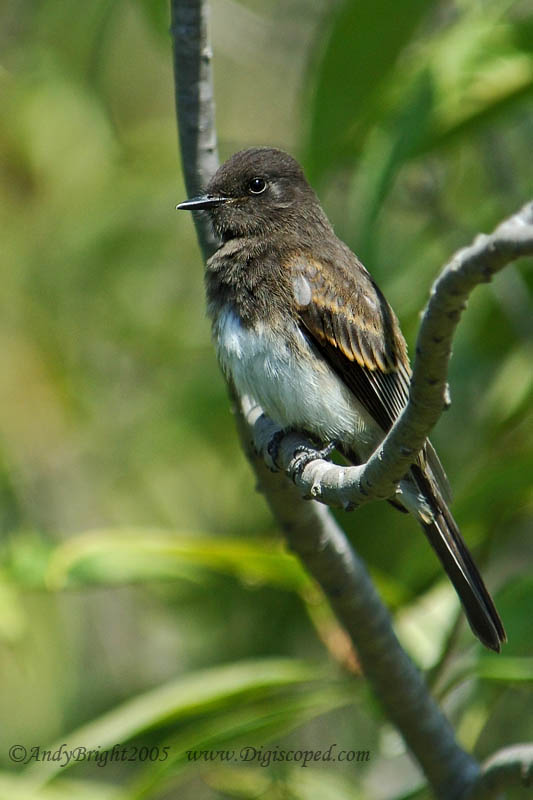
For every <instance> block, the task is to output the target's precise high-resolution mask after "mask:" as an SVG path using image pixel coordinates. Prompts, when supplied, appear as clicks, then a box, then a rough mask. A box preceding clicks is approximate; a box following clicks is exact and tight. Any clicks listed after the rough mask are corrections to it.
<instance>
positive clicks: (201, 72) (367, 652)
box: [171, 0, 492, 800]
mask: <svg viewBox="0 0 533 800" xmlns="http://www.w3.org/2000/svg"><path fill="white" fill-rule="evenodd" d="M171 15H172V23H171V31H172V36H173V46H174V69H175V79H176V108H177V115H178V126H179V132H180V147H181V156H182V163H183V172H184V176H185V183H186V186H187V192H188V194H189V196H191V195H194V194H196V193H197V192H198V191H199V190H200V189H202V188H203V187H205V185H206V183H207V181H208V179H209V177H210V176H211V175H212V174H213V172H214V171H215V170H216V168H217V166H218V159H217V155H216V144H215V143H216V137H215V115H214V102H213V88H212V87H213V81H212V74H211V63H210V62H211V51H210V46H209V40H208V36H207V15H208V3H207V1H206V0H171ZM195 224H196V230H197V234H198V239H199V243H200V247H201V249H202V252H203V253H204V256H205V255H208V254H210V253H211V252H212V251H213V249H214V248H215V247H216V241H215V240H214V239H213V235H212V232H211V230H210V228H209V226H208V225H207V224H206V222H205V220H204V219H203V218H202V215H201V214H200V215H196V218H195ZM491 263H492V262H491ZM454 307H455V306H454ZM450 310H451V309H446V310H445V312H444V313H445V314H446V312H447V311H450ZM451 333H453V331H451V332H450V338H451ZM430 338H431V337H430ZM446 352H447V351H446V345H445V344H444V345H443V353H444V355H443V360H444V362H446V361H447V358H448V355H446ZM448 352H449V351H448ZM418 361H421V366H418ZM426 361H427V353H426V352H425V351H423V352H422V353H421V355H420V358H419V359H417V364H416V365H415V377H416V381H417V383H418V381H419V380H420V382H421V383H422V389H421V390H420V397H419V399H418V400H417V403H419V404H421V407H422V411H423V413H424V419H425V414H426V412H425V404H426V403H427V402H428V400H427V398H428V397H431V398H433V399H432V402H431V404H430V405H431V406H432V412H431V415H429V416H430V417H431V419H432V420H433V417H434V418H435V419H434V420H433V422H434V421H436V419H437V418H438V415H439V413H440V410H441V407H442V399H443V393H444V388H443V387H444V381H445V369H444V371H443V373H442V374H443V378H442V381H443V382H442V384H441V386H440V389H439V391H435V390H434V389H433V390H432V391H430V392H429V394H428V395H426V394H425V392H426V391H427V387H426V388H424V387H425V386H426V384H427V381H424V380H422V378H420V379H419V378H418V375H422V374H424V372H423V370H424V369H425V367H424V364H425V363H426ZM445 366H446V364H445ZM428 374H429V376H430V379H431V380H433V379H434V364H433V361H432V360H431V370H430V372H429V373H428ZM439 374H440V373H439ZM229 388H230V394H231V397H232V400H233V405H234V412H235V417H236V423H237V429H238V431H239V434H240V438H241V442H242V445H243V448H244V450H245V452H246V453H247V455H248V458H249V459H250V463H251V464H252V466H253V468H254V470H255V473H256V476H257V478H258V485H259V488H260V490H261V491H262V492H263V493H264V495H265V498H266V500H267V502H268V504H269V506H270V508H271V510H272V512H273V514H274V516H275V518H276V520H277V522H278V524H279V525H280V527H281V529H282V530H283V531H284V533H285V536H286V539H287V542H288V544H289V547H290V548H291V549H292V550H293V551H294V552H295V553H296V554H297V555H298V556H299V557H300V559H301V560H302V562H303V563H304V564H305V566H306V568H307V570H308V571H309V572H310V574H311V575H313V577H314V578H315V579H316V580H317V581H318V583H319V584H320V586H321V587H322V589H323V591H324V592H325V594H326V596H327V597H328V599H329V601H330V603H331V605H332V607H333V609H334V610H335V613H336V615H337V617H338V619H339V620H340V621H341V623H342V624H343V626H344V628H345V629H346V631H347V632H348V634H349V635H350V638H351V640H352V642H353V643H354V645H355V647H356V648H357V652H358V655H359V659H360V662H361V665H362V667H363V670H364V673H365V677H366V679H367V680H368V682H369V683H370V684H371V686H372V688H373V690H374V692H375V694H376V696H377V697H378V699H379V701H380V703H381V705H382V707H383V709H384V711H385V713H386V714H387V716H388V718H389V719H390V720H391V721H392V722H393V723H394V724H395V725H396V726H397V727H398V729H399V731H400V732H401V734H402V736H403V738H404V740H405V741H406V743H407V745H408V747H409V748H410V750H411V752H412V753H413V755H414V757H415V758H416V759H417V761H418V762H419V764H420V766H421V768H422V770H423V771H424V773H425V775H426V777H427V780H428V782H429V783H430V785H431V787H432V788H433V791H434V793H435V795H436V797H438V798H441V799H442V800H460V799H462V798H464V797H465V796H466V792H467V791H468V790H470V789H471V787H472V786H474V785H475V784H476V782H477V780H478V778H479V776H480V771H479V766H478V764H477V763H476V762H475V761H474V759H472V758H471V756H470V755H468V754H467V753H466V752H465V751H464V750H462V749H461V748H460V747H459V745H458V744H457V742H456V740H455V737H454V732H453V730H452V728H451V726H450V724H449V723H448V721H447V719H446V718H445V717H444V715H443V714H442V712H441V711H440V709H439V708H438V706H437V705H436V703H435V702H434V700H433V698H432V697H431V695H430V694H429V691H428V689H427V686H426V684H425V683H424V681H423V679H422V676H421V675H420V673H419V671H418V670H417V668H416V667H415V665H414V664H413V662H412V661H411V660H410V659H409V657H408V656H407V654H406V653H405V651H404V650H403V649H402V648H401V646H400V644H399V642H398V640H397V638H396V636H395V634H394V631H393V629H392V624H391V619H390V615H389V613H388V611H387V609H386V608H385V606H384V605H383V603H382V602H381V600H380V598H379V597H378V595H377V593H376V591H375V589H374V587H373V585H372V582H371V580H370V577H369V575H368V572H367V571H366V568H365V566H364V564H363V562H362V561H361V560H360V559H359V558H358V556H357V555H356V553H355V552H354V551H353V549H352V548H351V546H350V544H349V542H348V540H347V538H346V536H345V534H344V533H343V531H342V530H341V528H340V527H339V526H338V525H337V523H336V521H335V519H334V518H333V516H332V514H331V512H330V511H329V509H328V508H326V507H325V506H324V505H320V504H319V503H315V502H312V501H311V502H308V501H306V500H304V499H303V497H302V493H301V492H300V489H299V488H297V487H296V486H295V485H294V484H293V483H292V482H291V481H289V480H287V479H286V477H285V475H284V474H283V473H279V472H278V473H274V472H272V471H271V469H269V468H268V465H267V463H266V462H265V459H264V458H263V457H262V455H260V454H258V452H257V450H256V449H255V447H254V446H253V444H252V441H253V433H254V431H253V430H252V428H251V427H250V423H256V420H257V417H258V416H260V414H261V412H260V410H258V409H257V408H255V409H254V408H253V407H251V405H250V403H249V402H248V401H247V399H246V398H238V397H237V396H236V395H235V392H234V390H233V387H231V386H230V387H229ZM439 392H440V394H439ZM417 396H418V395H417ZM437 397H438V399H437V400H436V399H435V398H437ZM243 404H244V409H243ZM415 416H416V414H415ZM428 419H429V417H428ZM272 426H273V423H272V422H271V421H269V420H267V419H266V418H265V417H262V418H261V420H260V421H258V422H257V424H256V426H255V430H256V431H257V430H259V429H262V428H265V430H267V432H266V434H265V437H266V438H265V444H264V446H262V445H261V446H260V450H261V451H263V450H266V449H267V442H270V440H271V438H272V433H273V428H272ZM415 427H416V430H415V436H418V437H419V438H418V439H416V442H415V443H413V442H412V441H411V440H410V439H409V438H408V437H407V442H408V444H407V445H405V444H402V442H403V441H404V440H403V438H402V439H401V440H400V445H396V444H395V440H394V439H393V444H392V446H391V451H392V448H394V447H397V446H398V447H399V446H407V447H409V449H410V450H409V454H406V453H401V456H402V458H405V459H406V461H405V462H404V467H403V471H404V472H405V470H406V468H407V465H408V464H409V463H410V460H411V459H412V453H413V452H417V449H418V448H419V447H420V446H421V443H422V442H423V441H424V438H425V436H426V435H427V432H426V430H425V429H426V427H427V422H426V423H424V425H421V426H419V427H417V426H415ZM396 430H397V429H396V428H395V429H394V430H393V432H391V435H392V434H393V433H394V436H397V435H398V434H397V433H396ZM400 434H401V436H402V437H403V436H405V431H404V432H402V431H401V430H400ZM293 445H294V442H293V440H292V439H291V438H290V437H285V439H284V440H283V442H282V443H281V448H280V453H281V455H280V459H285V455H284V453H285V449H287V452H288V453H289V454H292V455H291V457H290V458H289V461H290V460H291V458H292V459H294V447H293ZM387 449H389V445H388V444H387ZM375 459H377V461H376V464H375V465H373V464H374V462H373V461H372V459H371V460H370V461H369V463H368V465H367V467H366V468H367V469H369V473H368V476H367V478H366V479H365V481H366V482H365V487H364V488H366V485H367V484H368V481H369V480H370V483H371V484H372V486H373V485H375V484H376V474H375V473H374V472H373V470H375V469H376V465H377V473H378V478H379V483H380V490H379V493H380V496H381V495H382V496H386V494H387V492H389V494H390V491H389V489H390V488H391V487H393V486H394V482H395V481H394V476H401V474H402V471H401V468H400V466H399V464H395V466H394V469H392V470H391V471H390V472H388V473H387V475H386V479H385V478H384V477H383V475H382V474H381V473H380V470H381V469H383V468H382V467H381V466H380V461H381V460H382V458H380V457H379V454H378V455H376V456H375ZM288 463H289V462H287V465H288ZM327 468H328V469H330V468H331V465H330V464H327ZM304 473H305V474H307V468H306V470H304ZM312 486H313V481H311V484H310V486H308V487H307V491H308V493H310V494H312V492H311V489H312ZM372 486H371V487H370V488H371V489H372ZM321 499H324V497H322V498H321ZM350 502H351V501H350Z"/></svg>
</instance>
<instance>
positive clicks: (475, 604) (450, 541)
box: [412, 467, 507, 653]
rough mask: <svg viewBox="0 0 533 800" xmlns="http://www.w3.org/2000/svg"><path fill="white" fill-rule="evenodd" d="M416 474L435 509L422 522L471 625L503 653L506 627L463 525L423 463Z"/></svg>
mask: <svg viewBox="0 0 533 800" xmlns="http://www.w3.org/2000/svg"><path fill="white" fill-rule="evenodd" d="M412 474H413V477H414V478H415V481H416V483H417V485H418V487H419V489H420V490H421V492H422V494H423V495H424V497H425V498H426V499H427V501H428V503H429V505H430V507H432V509H433V510H434V516H433V520H432V521H431V522H425V521H422V520H420V523H421V525H422V527H423V529H424V532H425V534H426V536H427V538H428V540H429V542H430V544H431V546H432V547H433V549H434V550H435V552H436V554H437V555H438V557H439V559H440V561H441V563H442V566H443V567H444V569H445V570H446V574H447V575H448V577H449V578H450V580H451V582H452V583H453V585H454V587H455V590H456V592H457V594H458V595H459V599H460V600H461V603H462V605H463V608H464V610H465V614H466V617H467V619H468V622H469V624H470V627H471V628H472V630H473V632H474V634H475V635H476V636H477V637H478V639H479V640H480V641H481V642H482V643H483V644H484V645H485V646H486V647H489V648H490V649H491V650H495V651H496V652H497V653H499V652H500V650H501V645H502V643H503V642H505V641H507V637H506V635H505V630H504V627H503V624H502V621H501V619H500V616H499V614H498V612H497V611H496V608H495V606H494V603H493V602H492V598H491V596H490V594H489V592H488V591H487V588H486V586H485V584H484V582H483V578H482V577H481V575H480V573H479V570H478V568H477V567H476V565H475V563H474V559H473V558H472V556H471V555H470V552H469V551H468V548H467V546H466V544H465V543H464V540H463V537H462V536H461V533H460V531H459V528H458V527H457V524H456V522H455V520H454V518H453V517H452V515H451V513H450V511H449V509H448V507H447V505H446V503H445V502H444V501H443V500H442V497H440V493H439V492H438V490H437V491H435V486H434V484H433V482H432V481H431V479H430V477H428V475H427V474H425V473H424V472H423V471H422V470H421V469H420V468H419V467H413V469H412Z"/></svg>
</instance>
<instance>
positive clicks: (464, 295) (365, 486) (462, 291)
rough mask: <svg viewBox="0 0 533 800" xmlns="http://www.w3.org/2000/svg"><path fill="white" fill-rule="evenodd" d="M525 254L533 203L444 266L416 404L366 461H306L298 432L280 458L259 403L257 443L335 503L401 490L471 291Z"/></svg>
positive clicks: (307, 492)
mask: <svg viewBox="0 0 533 800" xmlns="http://www.w3.org/2000/svg"><path fill="white" fill-rule="evenodd" d="M525 255H533V202H531V203H528V204H527V205H525V206H524V207H523V208H522V209H521V210H520V211H519V212H518V213H517V214H515V215H514V216H512V217H510V218H509V219H508V220H506V221H505V222H503V223H502V224H501V225H499V226H498V227H497V228H496V230H495V231H494V233H492V234H491V235H490V236H486V235H480V236H478V237H477V238H476V240H475V241H474V243H473V244H472V245H470V247H465V248H464V249H463V250H460V251H459V252H458V253H456V255H455V256H454V257H453V259H452V260H451V261H450V263H449V264H448V265H447V266H446V267H445V268H444V269H443V271H442V273H441V274H440V276H439V277H438V279H437V280H436V281H435V284H434V286H433V289H432V291H431V296H430V299H429V302H428V305H427V307H426V310H425V312H424V316H423V318H422V322H421V325H420V331H419V334H418V340H417V345H416V357H415V362H414V367H413V376H412V379H411V388H410V396H409V402H408V404H407V406H406V407H405V409H404V411H403V413H402V414H401V416H400V417H399V418H398V419H397V420H396V422H395V424H394V426H393V428H392V429H391V430H390V432H389V433H388V435H387V436H386V438H385V439H384V440H383V442H382V443H381V445H380V447H379V448H378V449H377V450H376V452H375V453H374V454H373V455H372V456H371V458H370V459H369V460H368V462H367V463H366V464H363V465H361V466H358V467H340V466H337V465H335V464H331V463H330V462H329V461H325V460H323V459H320V458H317V459H316V460H314V461H311V462H309V461H307V463H305V462H304V461H303V459H299V458H298V451H299V450H301V448H302V447H307V448H311V449H312V448H313V444H312V443H311V442H309V441H308V440H306V439H305V438H303V437H302V436H301V435H300V434H298V433H289V434H287V435H286V436H283V438H281V440H280V441H279V447H277V448H276V449H277V452H276V463H275V464H274V463H273V461H272V456H271V454H270V451H269V445H270V442H271V441H272V439H273V437H274V436H276V437H278V438H279V437H280V436H282V431H281V429H280V428H279V427H278V426H277V425H276V424H275V423H273V422H272V420H270V419H268V418H267V417H265V416H264V415H263V416H261V415H260V414H258V412H257V409H253V408H251V407H247V408H246V413H247V418H248V421H249V423H250V424H251V425H253V426H254V442H255V446H256V448H257V449H258V451H259V452H260V453H262V455H263V458H265V460H266V461H267V463H270V465H271V466H272V467H277V468H279V469H281V470H283V471H285V472H286V473H287V474H288V475H289V476H290V477H291V478H292V479H293V481H294V483H295V484H296V486H297V487H298V488H299V490H300V492H301V493H302V495H303V496H304V497H312V498H314V499H315V500H319V501H320V502H322V503H326V505H329V506H340V507H342V508H345V509H347V510H349V509H353V508H355V507H357V506H360V505H362V504H364V503H368V502H369V501H371V500H379V499H384V498H387V497H391V496H392V495H394V493H395V488H396V485H397V483H398V481H399V480H400V478H402V477H403V475H405V473H406V472H407V471H408V469H409V467H410V465H411V464H412V462H413V460H414V458H415V457H416V454H417V453H418V452H419V451H420V450H421V449H422V447H423V444H424V442H425V440H426V439H427V437H428V436H429V434H430V432H431V430H432V428H433V427H434V425H435V423H436V422H437V420H438V419H439V417H440V415H441V413H442V411H443V410H444V408H445V406H446V402H447V383H446V381H447V376H448V363H449V360H450V355H451V351H452V340H453V336H454V333H455V330H456V328H457V325H458V323H459V319H460V317H461V314H462V312H463V310H464V308H465V307H466V301H467V299H468V296H469V295H470V293H471V292H472V291H473V289H474V288H475V287H476V286H478V285H479V284H480V283H484V282H487V281H490V280H491V278H492V276H493V275H495V273H496V272H498V271H499V270H500V269H502V268H503V267H505V266H506V265H507V264H509V263H510V262H511V261H514V260H515V259H517V258H519V257H520V256H525Z"/></svg>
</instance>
